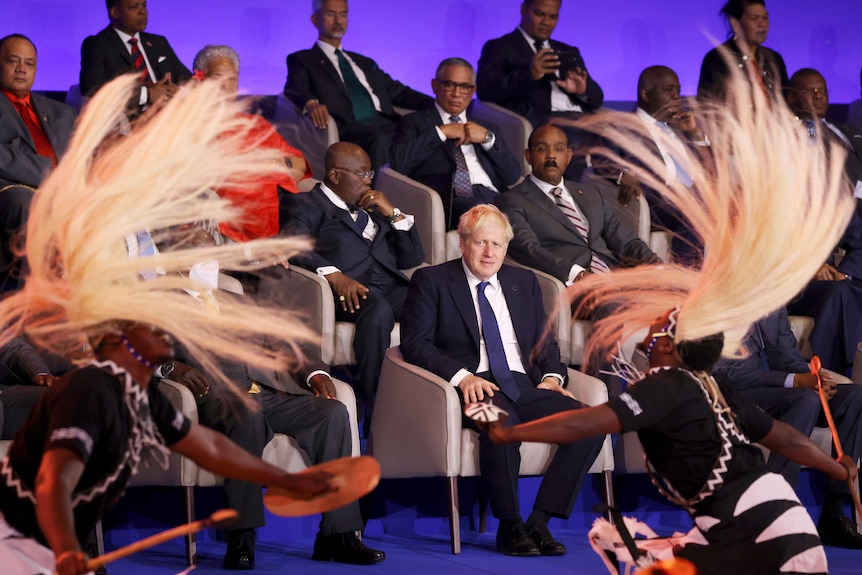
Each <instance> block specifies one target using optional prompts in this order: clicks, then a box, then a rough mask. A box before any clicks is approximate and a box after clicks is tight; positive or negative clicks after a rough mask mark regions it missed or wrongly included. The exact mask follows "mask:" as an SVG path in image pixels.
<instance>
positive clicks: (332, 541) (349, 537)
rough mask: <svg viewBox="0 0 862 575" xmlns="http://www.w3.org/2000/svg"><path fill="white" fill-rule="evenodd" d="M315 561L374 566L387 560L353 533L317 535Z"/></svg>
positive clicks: (384, 555) (313, 556)
mask: <svg viewBox="0 0 862 575" xmlns="http://www.w3.org/2000/svg"><path fill="white" fill-rule="evenodd" d="M311 558H312V559H314V560H315V561H336V562H338V563H349V564H351V565H373V564H374V563H380V562H381V561H383V560H384V559H386V554H385V553H384V552H383V551H378V550H377V549H372V548H371V547H368V546H367V545H365V544H364V543H363V542H362V541H360V540H359V537H357V536H356V535H355V534H353V533H336V534H335V535H321V534H320V533H318V534H317V538H316V539H315V540H314V554H313V555H312V556H311Z"/></svg>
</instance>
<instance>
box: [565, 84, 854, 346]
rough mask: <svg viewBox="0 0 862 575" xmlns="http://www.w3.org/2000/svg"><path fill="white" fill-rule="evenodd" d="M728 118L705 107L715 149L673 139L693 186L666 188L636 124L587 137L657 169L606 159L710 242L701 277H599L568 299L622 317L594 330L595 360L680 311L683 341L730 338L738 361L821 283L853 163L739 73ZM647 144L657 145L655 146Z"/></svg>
mask: <svg viewBox="0 0 862 575" xmlns="http://www.w3.org/2000/svg"><path fill="white" fill-rule="evenodd" d="M732 68H733V71H734V74H733V76H732V77H731V78H730V79H729V80H728V82H729V83H730V85H729V89H728V92H729V93H732V94H734V96H735V97H733V98H730V99H729V101H728V103H727V105H726V107H724V108H722V107H717V106H714V105H711V104H700V105H698V104H694V105H695V109H694V113H695V115H696V117H698V121H699V124H700V125H701V127H703V128H704V130H705V132H706V133H707V135H708V137H709V140H710V141H711V146H709V147H703V148H698V147H692V148H688V147H686V146H684V145H682V144H681V143H680V142H679V141H676V140H673V139H671V138H669V137H667V136H666V135H664V134H662V138H663V139H662V144H663V145H664V146H665V147H666V148H667V149H668V150H670V151H671V154H673V155H674V156H675V158H677V160H678V161H679V162H680V164H682V166H683V169H684V170H685V171H686V172H687V173H688V174H689V175H690V176H691V178H692V180H693V182H694V186H693V188H692V189H689V188H687V187H685V186H683V185H681V184H679V183H678V182H677V181H674V182H672V183H670V184H666V183H665V179H664V174H665V172H666V167H665V162H664V160H663V159H662V158H661V156H660V155H659V154H658V153H656V151H655V148H654V147H653V146H652V136H651V135H650V133H649V132H648V130H647V128H646V126H645V125H644V123H643V122H642V121H641V120H639V119H638V117H637V116H636V115H635V114H631V113H628V114H624V113H611V114H598V115H595V116H594V117H593V118H591V119H589V120H587V121H586V122H585V123H584V124H583V127H585V128H586V129H589V130H592V131H594V132H596V133H598V134H600V135H602V136H604V137H606V138H608V139H609V140H611V141H613V142H615V143H616V144H618V145H620V146H622V147H624V148H626V149H627V150H628V151H629V152H630V153H631V154H632V155H633V156H634V157H635V158H636V160H635V161H636V162H640V163H642V164H643V165H645V166H647V169H646V171H645V170H644V169H643V168H642V167H641V166H639V165H636V164H635V163H634V162H629V161H625V160H624V159H622V158H621V157H619V156H618V155H615V154H614V153H613V152H611V151H610V150H603V152H604V153H605V154H606V155H608V156H609V157H611V158H612V159H613V160H614V161H616V162H618V163H619V164H621V165H623V166H626V167H627V168H628V169H631V170H634V171H636V172H637V173H638V174H637V175H638V177H639V179H640V180H641V181H642V182H644V183H645V185H647V186H650V187H652V188H654V189H656V190H657V191H658V192H659V194H661V196H662V197H663V199H665V200H666V201H667V202H669V203H670V204H672V205H673V206H674V207H675V208H676V209H678V210H679V212H680V213H681V214H683V215H684V216H685V217H686V218H687V219H688V221H689V222H690V224H691V227H692V229H693V231H694V232H695V234H696V235H697V236H698V237H699V238H700V239H701V240H702V242H703V245H704V247H705V255H704V261H703V264H702V267H701V268H700V269H691V268H686V267H683V266H680V265H674V264H665V265H649V266H638V267H636V268H631V269H616V270H614V271H613V272H612V273H610V274H605V275H595V274H593V275H588V276H587V277H586V278H585V279H583V280H581V281H578V282H576V283H575V284H574V285H573V286H572V287H571V288H569V295H570V297H572V299H573V301H583V303H582V305H581V308H582V309H581V312H584V311H585V310H589V309H591V308H593V307H596V306H598V307H600V308H604V309H614V312H613V313H611V314H610V315H609V316H608V317H606V318H604V319H601V320H598V321H597V322H596V323H595V324H594V325H593V327H592V331H591V334H590V341H589V345H588V350H587V353H588V354H589V355H593V354H597V353H608V352H610V351H611V350H612V349H613V348H614V347H615V346H616V342H617V341H620V340H623V341H624V340H625V339H626V338H628V337H629V336H630V335H631V334H632V333H634V332H635V331H637V330H638V329H641V328H644V327H647V326H649V325H650V324H651V323H652V322H653V321H654V320H655V319H656V318H657V317H659V316H661V315H663V314H665V313H667V311H668V310H670V309H671V308H673V307H675V306H679V307H680V308H681V311H680V313H679V318H678V324H677V326H676V334H675V336H676V339H677V341H685V340H696V339H700V338H702V337H705V336H709V335H712V334H716V333H719V332H724V334H725V344H724V348H723V351H722V353H723V355H726V356H734V355H736V354H737V352H738V350H739V347H740V343H741V340H742V338H743V337H744V335H745V332H746V331H747V329H748V327H749V325H750V324H751V323H752V322H754V321H756V320H757V319H759V318H760V317H762V316H764V315H766V314H768V313H770V312H772V311H773V310H775V309H777V308H779V307H781V306H783V305H785V304H786V303H787V302H788V301H789V300H790V299H791V298H792V297H794V296H795V295H796V294H797V293H798V292H799V291H800V290H801V289H802V288H803V287H804V286H805V285H806V283H807V282H808V281H809V280H810V279H811V278H812V277H814V274H815V273H816V271H817V269H818V268H819V267H820V265H821V264H822V262H823V261H825V260H826V258H827V256H828V255H829V253H830V252H831V251H832V249H833V248H834V246H835V245H836V244H837V242H838V241H839V239H840V237H841V235H842V233H843V230H844V229H845V228H846V226H847V223H848V221H849V218H850V216H851V212H852V210H853V200H852V193H851V191H850V189H849V187H848V185H847V183H846V180H845V178H844V174H843V166H844V152H843V151H842V150H840V149H838V147H834V148H833V149H832V150H830V151H829V152H828V153H827V151H826V149H825V146H824V142H822V141H821V140H820V139H818V140H816V141H812V140H811V139H810V137H809V136H808V134H807V132H806V130H805V129H804V128H802V126H801V125H800V123H799V121H798V120H797V119H796V118H795V117H794V116H793V114H792V113H791V112H790V111H789V110H788V109H787V108H786V107H785V106H784V105H783V104H779V103H773V104H771V105H770V103H769V102H768V101H767V99H766V96H765V94H764V93H763V91H762V90H760V89H758V88H754V89H752V87H751V86H752V84H755V83H754V82H752V83H749V82H748V81H747V80H746V78H745V77H744V76H743V75H742V74H741V73H740V72H739V71H738V70H735V67H732ZM646 142H649V144H647V143H646Z"/></svg>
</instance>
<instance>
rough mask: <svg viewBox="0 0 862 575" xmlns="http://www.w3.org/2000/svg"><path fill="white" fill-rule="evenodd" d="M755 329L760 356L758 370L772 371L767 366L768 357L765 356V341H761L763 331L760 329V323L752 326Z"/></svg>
mask: <svg viewBox="0 0 862 575" xmlns="http://www.w3.org/2000/svg"><path fill="white" fill-rule="evenodd" d="M754 325H755V326H756V327H757V344H758V345H759V346H760V349H759V350H758V352H757V353H758V355H759V356H760V358H759V359H760V369H761V370H762V371H772V367H771V366H770V365H769V356H768V355H767V354H766V340H764V339H763V330H762V329H760V323H755V324H754Z"/></svg>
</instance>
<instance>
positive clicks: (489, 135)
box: [482, 130, 494, 144]
mask: <svg viewBox="0 0 862 575" xmlns="http://www.w3.org/2000/svg"><path fill="white" fill-rule="evenodd" d="M493 140H494V132H492V131H491V130H486V131H485V141H484V142H482V143H483V144H490V143H491V142H492V141H493Z"/></svg>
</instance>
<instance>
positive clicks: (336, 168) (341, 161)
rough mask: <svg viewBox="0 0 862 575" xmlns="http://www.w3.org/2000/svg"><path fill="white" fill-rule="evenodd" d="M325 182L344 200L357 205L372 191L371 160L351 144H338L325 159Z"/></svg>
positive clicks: (333, 146)
mask: <svg viewBox="0 0 862 575" xmlns="http://www.w3.org/2000/svg"><path fill="white" fill-rule="evenodd" d="M323 165H324V168H325V170H324V171H325V172H326V173H325V174H324V175H323V182H324V183H325V184H326V185H327V186H328V187H329V188H330V189H331V190H332V191H334V192H335V193H336V194H338V197H340V198H341V199H342V200H344V201H345V202H347V203H348V204H355V203H357V201H358V200H359V197H360V196H361V195H362V194H363V193H365V192H366V191H367V190H369V189H371V180H372V178H373V175H372V174H373V172H372V171H371V159H370V158H369V157H368V154H366V153H365V150H363V149H362V148H360V147H359V146H357V145H356V144H351V143H350V142H336V143H334V144H332V145H331V146H329V148H328V149H327V150H326V156H325V157H324V159H323Z"/></svg>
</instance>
